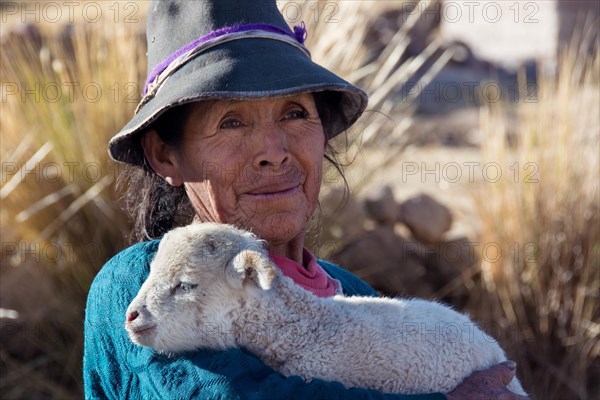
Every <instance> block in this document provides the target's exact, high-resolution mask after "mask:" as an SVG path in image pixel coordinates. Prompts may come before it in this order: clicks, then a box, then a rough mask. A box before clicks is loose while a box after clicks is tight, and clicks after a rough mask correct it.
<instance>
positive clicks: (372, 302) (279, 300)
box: [126, 223, 525, 394]
mask: <svg viewBox="0 0 600 400" xmlns="http://www.w3.org/2000/svg"><path fill="white" fill-rule="evenodd" d="M126 319H127V322H126V329H127V331H128V333H129V336H130V338H131V340H132V341H133V342H134V343H137V344H139V345H142V346H147V347H151V348H153V349H155V350H157V351H159V352H162V353H177V352H182V351H188V350H194V349H216V350H224V349H228V348H233V347H243V348H246V349H248V350H250V351H251V352H253V353H254V354H256V355H257V356H258V357H259V358H260V359H261V360H262V361H263V362H264V363H266V364H267V365H269V366H271V367H272V368H274V369H275V370H277V371H279V372H280V373H282V374H284V375H286V376H290V375H299V376H301V377H302V378H304V379H305V380H310V379H312V378H321V379H324V380H328V381H338V382H341V383H343V384H344V385H345V386H347V387H363V388H370V389H377V390H379V391H382V392H387V393H406V394H408V393H427V392H446V393H447V392H450V391H451V390H452V389H454V388H455V387H456V386H457V385H458V384H459V383H461V382H462V380H463V379H464V378H465V377H467V376H469V375H470V374H471V373H472V372H473V371H475V370H479V369H485V368H487V367H490V366H492V365H494V364H498V363H500V362H502V361H504V360H506V357H505V355H504V352H503V351H502V349H501V348H500V346H498V344H497V343H496V341H495V340H494V339H492V338H491V337H489V336H488V335H486V334H485V333H483V332H482V331H481V330H480V329H479V328H478V327H477V326H476V325H475V324H474V323H473V322H472V321H471V320H469V318H467V317H466V316H464V315H462V314H459V313H457V312H456V311H453V310H451V309H450V308H448V307H445V306H443V305H441V304H438V303H434V302H429V301H423V300H414V299H413V300H402V299H390V298H370V297H344V296H340V295H338V296H334V297H332V298H319V297H316V296H315V295H313V294H312V293H310V292H308V291H306V290H304V289H303V288H301V287H300V286H298V285H296V284H295V283H294V282H293V281H292V280H291V279H289V278H287V277H285V276H284V275H282V274H281V273H280V272H279V271H278V269H277V267H275V266H274V265H273V264H272V263H271V261H270V260H269V258H268V256H267V253H266V251H265V250H264V248H263V246H262V242H261V241H259V240H258V239H257V238H256V237H255V236H254V235H252V234H250V233H248V232H245V231H241V230H238V229H236V228H234V227H232V226H229V225H221V224H209V223H206V224H194V225H190V226H187V227H183V228H177V229H174V230H172V231H171V232H169V233H167V234H166V235H165V237H164V238H163V239H162V241H161V242H160V245H159V248H158V251H157V253H156V255H155V258H154V260H153V261H152V263H151V265H150V276H149V277H148V280H147V281H146V282H145V283H144V284H143V285H142V287H141V289H140V292H139V293H138V295H137V297H136V298H135V299H134V300H133V302H132V303H131V304H130V306H129V308H128V310H127V316H126ZM509 389H511V390H512V391H514V392H516V393H519V394H525V392H524V391H523V389H522V387H521V385H520V383H519V382H518V380H517V379H516V378H515V379H513V381H512V382H511V384H510V385H509Z"/></svg>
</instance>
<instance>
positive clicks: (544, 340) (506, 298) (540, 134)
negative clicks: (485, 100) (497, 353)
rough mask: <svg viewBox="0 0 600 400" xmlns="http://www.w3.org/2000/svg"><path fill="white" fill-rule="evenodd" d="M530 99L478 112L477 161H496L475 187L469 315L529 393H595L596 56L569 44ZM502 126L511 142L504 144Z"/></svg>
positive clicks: (599, 156) (598, 329)
mask: <svg viewBox="0 0 600 400" xmlns="http://www.w3.org/2000/svg"><path fill="white" fill-rule="evenodd" d="M558 70H559V72H558V74H557V75H556V76H543V77H542V78H541V80H540V82H539V86H538V88H537V101H536V102H534V103H525V102H521V103H519V104H517V105H512V106H511V105H506V104H502V105H496V106H492V107H488V108H487V109H485V110H484V111H483V113H482V123H481V128H482V132H483V147H482V152H483V157H484V161H486V162H496V163H498V164H499V165H500V166H502V171H503V173H504V174H503V176H502V177H501V178H500V179H499V181H498V182H495V183H491V182H487V183H485V184H484V187H483V188H482V190H481V191H480V192H478V195H477V203H478V210H479V213H480V217H481V221H482V226H483V234H482V242H483V243H487V244H492V245H493V246H494V247H495V248H497V249H500V250H501V255H498V256H497V257H496V254H495V252H493V251H492V252H490V253H489V257H488V261H485V259H484V261H483V262H482V263H481V266H480V268H481V271H480V272H481V280H480V282H479V284H478V286H477V287H475V288H474V289H472V290H471V298H470V304H469V307H468V308H469V309H470V310H471V312H472V314H473V316H474V318H475V319H476V320H478V321H481V322H483V323H484V326H485V325H486V324H488V326H490V327H492V328H493V329H492V330H493V332H491V333H492V334H494V336H497V337H499V338H500V340H501V341H502V344H503V346H504V348H506V349H508V350H509V351H508V352H509V355H510V357H512V358H514V359H515V360H516V361H517V362H518V364H519V368H518V371H519V374H520V375H521V377H522V381H524V383H525V385H526V387H527V388H528V389H530V390H531V393H532V395H533V398H539V399H551V398H553V399H567V398H578V399H592V398H597V397H596V396H598V394H599V393H600V386H599V384H598V380H597V377H598V376H599V375H600V363H599V357H600V340H599V339H600V296H599V292H598V288H599V287H600V210H599V206H600V152H599V150H600V148H599V146H600V121H599V114H598V105H599V104H600V93H599V91H598V84H599V82H600V77H599V71H600V57H599V56H598V54H597V53H596V54H595V55H593V56H590V55H587V54H586V53H585V52H581V53H579V52H578V51H577V49H576V48H571V49H570V50H569V51H566V52H565V53H564V54H563V55H562V57H560V62H559V69H558ZM509 132H510V133H511V134H512V135H513V136H514V138H515V139H514V141H515V142H516V143H515V144H514V145H510V144H509V141H508V140H507V137H508V134H509Z"/></svg>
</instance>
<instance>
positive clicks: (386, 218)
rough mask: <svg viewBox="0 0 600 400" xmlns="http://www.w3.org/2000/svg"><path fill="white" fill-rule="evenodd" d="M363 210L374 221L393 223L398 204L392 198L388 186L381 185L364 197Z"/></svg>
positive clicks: (392, 194)
mask: <svg viewBox="0 0 600 400" xmlns="http://www.w3.org/2000/svg"><path fill="white" fill-rule="evenodd" d="M364 204H365V210H366V211H367V214H368V216H369V217H370V218H372V219H374V220H375V222H378V223H380V224H386V225H394V224H395V223H396V221H397V219H398V215H397V214H398V211H397V209H398V205H397V204H396V200H395V199H394V193H393V192H392V189H390V187H389V186H387V185H386V186H383V187H381V188H379V189H378V190H375V191H374V192H373V193H371V194H370V195H369V196H368V197H367V198H366V199H365V203H364Z"/></svg>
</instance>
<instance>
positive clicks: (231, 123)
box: [219, 119, 242, 129]
mask: <svg viewBox="0 0 600 400" xmlns="http://www.w3.org/2000/svg"><path fill="white" fill-rule="evenodd" d="M240 126H242V123H241V122H240V121H238V120H237V119H226V120H225V121H223V122H221V125H219V129H235V128H239V127H240Z"/></svg>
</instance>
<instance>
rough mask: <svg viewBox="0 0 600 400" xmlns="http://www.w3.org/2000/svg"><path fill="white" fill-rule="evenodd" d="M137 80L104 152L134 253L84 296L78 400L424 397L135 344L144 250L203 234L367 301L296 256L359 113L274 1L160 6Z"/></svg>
mask: <svg viewBox="0 0 600 400" xmlns="http://www.w3.org/2000/svg"><path fill="white" fill-rule="evenodd" d="M147 35H148V59H149V71H151V73H150V76H149V77H148V80H147V82H146V88H145V95H144V97H143V99H142V102H141V103H140V106H139V107H138V110H137V112H136V115H135V116H134V117H133V119H132V120H131V121H130V122H129V124H127V126H126V127H125V128H124V129H123V130H122V131H121V132H120V133H119V134H117V135H116V136H115V137H114V138H113V139H112V140H111V142H110V145H109V150H110V154H111V156H112V157H113V158H114V159H115V160H117V161H121V162H124V163H127V164H129V167H128V168H127V169H126V172H125V175H126V180H127V182H128V189H127V190H128V198H129V200H130V201H129V206H130V210H131V213H132V215H133V217H134V221H135V228H134V234H135V237H136V238H137V239H138V240H140V241H142V240H148V239H154V240H149V241H145V242H141V243H138V244H136V245H134V246H132V247H130V248H128V249H126V250H124V251H123V252H121V253H119V254H118V255H116V256H115V257H114V258H113V259H111V260H110V261H109V262H108V263H107V264H106V265H105V266H104V268H103V269H102V270H101V271H100V273H99V274H98V276H97V277H96V279H95V281H94V283H93V285H92V287H91V289H90V293H89V298H88V304H87V310H86V321H85V354H84V383H85V385H84V386H85V394H86V398H111V399H124V398H127V399H135V398H144V399H150V398H152V399H169V398H186V399H187V398H198V399H217V398H219V399H230V398H231V399H238V398H239V399H242V398H243V399H291V398H297V399H334V398H336V399H355V398H361V399H384V398H385V399H437V398H440V399H442V398H446V396H445V395H444V394H441V393H437V394H436V393H433V394H423V395H402V394H382V393H378V392H376V391H373V390H367V389H358V388H344V387H343V386H342V385H341V384H339V383H336V382H324V381H321V380H318V379H315V380H313V381H311V382H308V383H307V382H305V381H303V380H301V379H300V378H298V377H289V378H286V377H284V376H282V375H280V374H278V373H276V372H275V371H273V370H272V369H271V368H269V367H268V366H266V365H264V364H263V363H261V362H260V361H259V360H258V359H257V358H256V357H255V356H253V355H252V354H251V353H249V352H247V351H245V350H243V349H232V350H229V351H225V352H214V351H197V352H193V353H188V354H184V355H181V356H177V357H166V356H163V355H159V354H157V353H155V352H153V351H151V350H150V349H147V348H142V347H138V346H135V345H134V344H132V343H131V342H130V340H129V339H128V337H127V334H126V331H125V329H124V328H123V325H124V316H125V310H126V308H127V305H128V304H129V303H130V302H131V300H132V299H133V298H134V297H135V295H136V293H137V292H138V290H139V288H140V286H141V285H142V283H143V281H144V280H145V279H146V277H147V276H148V272H149V263H150V261H151V259H152V257H153V254H154V253H155V251H156V249H157V245H158V241H159V240H156V239H157V238H160V236H162V234H164V233H165V232H166V231H168V230H169V229H171V228H172V227H174V226H177V225H181V224H186V223H190V222H192V220H197V221H215V222H222V223H230V224H234V225H236V226H238V227H240V228H244V229H248V230H251V231H253V232H254V233H256V234H257V235H258V236H259V237H261V238H262V239H264V240H265V241H266V243H267V244H268V249H269V251H270V255H271V257H272V259H273V260H274V262H275V263H276V264H277V265H278V266H279V267H280V268H281V270H282V272H283V273H284V274H286V275H287V276H289V277H291V278H292V279H293V280H294V281H295V282H296V283H297V284H299V285H301V286H303V287H304V288H306V289H307V290H310V291H312V292H313V293H315V294H316V295H318V296H332V295H334V294H336V293H338V292H342V293H345V294H347V295H370V296H375V295H376V293H375V291H374V290H373V289H371V288H370V287H369V286H368V285H367V284H366V283H364V282H362V281H361V280H359V279H358V278H356V277H355V276H353V275H352V274H350V273H349V272H346V271H344V270H343V269H341V268H339V267H337V266H335V265H332V264H330V263H327V262H325V261H321V260H317V259H315V257H314V256H313V255H312V254H311V253H310V252H309V251H307V250H306V249H305V248H304V239H305V235H306V225H307V221H308V220H309V218H310V217H311V215H312V214H313V212H314V211H315V208H316V206H317V199H318V195H319V189H320V185H321V176H322V171H323V162H324V160H330V161H331V159H330V158H329V157H328V155H327V153H328V149H329V142H328V140H329V139H331V138H332V137H334V136H335V135H337V134H339V133H340V132H342V131H344V130H345V129H347V128H348V127H349V126H350V125H351V124H352V123H353V122H354V121H356V119H357V118H358V117H359V116H360V114H361V113H362V112H363V110H364V109H365V107H366V104H367V97H366V95H365V93H364V92H363V91H361V90H360V89H358V88H356V87H354V86H352V85H351V84H349V83H347V82H345V81H344V80H342V79H340V78H339V77H337V76H336V75H334V74H332V73H331V72H330V71H328V70H326V69H324V68H322V67H320V66H318V65H316V64H314V63H313V62H312V61H311V60H310V53H309V52H308V50H307V49H306V48H305V47H304V45H303V41H304V36H305V31H304V30H303V29H302V28H298V27H296V28H295V29H294V31H291V30H290V29H289V27H288V26H287V24H286V23H285V21H284V19H283V17H282V16H281V14H280V13H279V11H278V10H277V8H276V5H275V1H274V0H272V1H267V2H262V1H261V2H251V1H248V2H246V1H235V2H229V1H222V0H214V1H205V2H196V1H175V0H171V1H161V2H158V1H157V2H154V3H152V4H151V5H150V8H149V15H148V30H147ZM514 367H515V366H514V363H511V362H508V363H505V364H504V365H499V366H496V367H494V368H492V369H490V370H488V371H481V372H477V373H475V374H473V375H472V376H471V377H470V378H468V379H467V380H466V381H465V382H464V383H463V384H462V385H461V386H459V387H458V388H457V389H456V390H455V392H453V393H451V394H449V395H448V396H447V398H463V399H469V398H506V399H513V398H519V396H517V395H514V394H512V393H511V392H509V391H508V390H506V388H505V385H506V384H507V383H508V382H509V381H510V380H511V379H512V377H513V376H514Z"/></svg>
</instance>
